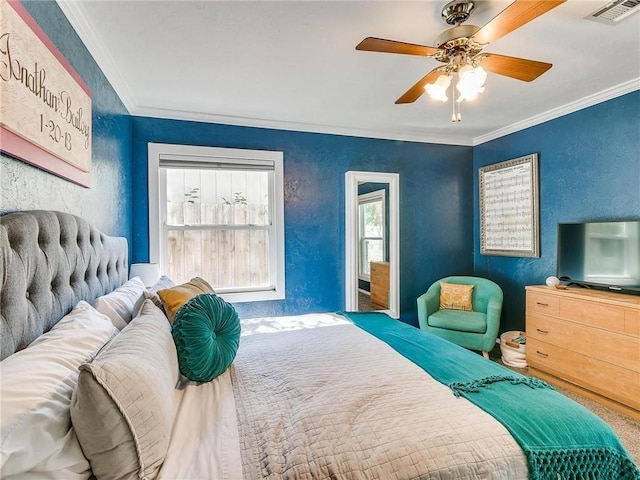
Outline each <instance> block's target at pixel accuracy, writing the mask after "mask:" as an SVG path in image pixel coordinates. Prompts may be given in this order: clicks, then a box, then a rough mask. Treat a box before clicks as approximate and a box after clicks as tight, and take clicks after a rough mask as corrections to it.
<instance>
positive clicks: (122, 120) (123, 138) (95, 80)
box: [0, 1, 131, 240]
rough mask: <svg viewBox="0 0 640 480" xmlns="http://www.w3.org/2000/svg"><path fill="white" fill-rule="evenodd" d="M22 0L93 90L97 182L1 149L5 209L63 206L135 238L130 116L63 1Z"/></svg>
mask: <svg viewBox="0 0 640 480" xmlns="http://www.w3.org/2000/svg"><path fill="white" fill-rule="evenodd" d="M22 4H23V5H24V6H25V8H26V9H27V10H28V11H29V13H30V15H31V16H32V17H33V18H34V19H35V21H36V22H37V23H38V24H39V25H40V27H41V28H42V29H43V30H44V31H45V33H46V34H47V35H48V36H49V38H50V39H51V40H52V41H53V43H54V44H55V45H56V47H57V48H58V50H60V52H61V53H62V55H64V56H65V58H66V59H67V60H68V61H69V63H71V65H72V66H73V68H74V69H75V70H76V71H77V72H78V74H79V75H80V76H81V77H82V78H83V79H84V81H85V82H86V83H87V85H89V88H90V89H91V91H92V129H93V136H92V144H93V145H92V147H93V148H92V186H91V188H90V189H87V188H84V187H80V186H78V185H76V184H74V183H71V182H68V181H66V180H64V179H62V178H59V177H56V176H54V175H51V174H49V173H47V172H44V171H42V170H39V169H37V168H35V167H32V166H30V165H28V164H26V163H23V162H21V161H19V160H15V159H13V158H11V157H8V156H5V155H2V156H1V158H0V210H1V211H2V212H8V211H14V210H28V209H49V210H61V211H64V212H68V213H73V214H75V215H79V216H81V217H83V218H85V219H87V220H89V221H90V222H91V223H92V224H94V225H96V226H97V227H98V228H99V229H100V230H102V231H104V232H105V233H107V234H110V235H118V236H124V237H127V238H128V239H129V240H131V117H130V116H129V115H128V113H127V111H126V109H125V108H124V106H123V104H122V102H121V101H120V98H119V97H118V96H117V95H116V93H115V91H114V90H113V88H112V87H111V85H110V84H109V82H108V81H107V79H106V78H105V76H104V75H103V73H102V71H101V70H100V68H98V66H97V64H96V62H95V61H94V59H93V57H92V56H91V55H90V54H89V52H88V50H87V49H86V48H85V46H84V44H83V43H82V41H81V40H80V38H79V37H78V36H77V35H76V33H75V30H73V28H72V27H71V25H70V24H69V22H68V21H67V18H66V17H65V16H64V14H63V13H62V11H61V10H60V8H59V7H58V4H57V3H56V2H53V1H47V2H42V1H28V2H22Z"/></svg>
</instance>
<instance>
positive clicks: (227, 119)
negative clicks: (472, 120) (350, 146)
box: [131, 107, 472, 146]
mask: <svg viewBox="0 0 640 480" xmlns="http://www.w3.org/2000/svg"><path fill="white" fill-rule="evenodd" d="M131 114H132V115H135V116H140V117H154V118H165V119H171V120H185V121H194V122H205V123H218V124H223V125H234V126H240V127H255V128H270V129H274V130H287V131H296V132H307V133H324V134H329V135H344V136H349V137H363V138H377V139H381V140H399V141H405V142H418V143H438V144H443V145H462V146H471V145H472V144H471V139H470V138H469V137H461V136H440V135H438V136H433V135H427V134H424V135H423V134H415V135H414V134H408V133H406V132H399V131H389V130H370V129H360V128H353V127H342V126H336V125H322V124H315V123H303V122H286V121H280V120H270V119H264V118H250V117H237V116H233V115H216V114H210V113H203V112H191V111H182V110H171V109H162V108H154V107H136V108H135V109H133V110H132V111H131Z"/></svg>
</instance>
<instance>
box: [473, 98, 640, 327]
mask: <svg viewBox="0 0 640 480" xmlns="http://www.w3.org/2000/svg"><path fill="white" fill-rule="evenodd" d="M529 153H538V165H539V186H540V192H539V195H540V197H539V198H540V258H515V257H497V256H485V255H480V245H479V235H478V232H479V219H478V215H477V214H476V216H475V227H474V228H475V230H474V238H475V248H474V252H475V260H474V270H475V274H476V275H479V276H486V277H488V278H491V279H493V280H494V281H496V282H497V283H498V284H499V285H500V286H501V287H502V288H503V290H504V294H505V303H504V309H503V314H502V325H501V328H500V330H501V331H507V330H519V329H523V328H524V327H525V323H524V287H525V285H533V284H544V281H545V279H546V278H547V277H548V276H550V275H555V273H556V228H557V224H558V223H559V222H572V221H588V220H616V219H628V218H640V92H638V91H636V92H633V93H629V94H627V95H624V96H621V97H618V98H615V99H613V100H609V101H607V102H604V103H601V104H598V105H595V106H593V107H589V108H586V109H584V110H580V111H578V112H575V113H572V114H570V115H566V116H564V117H560V118H557V119H555V120H551V121H549V122H546V123H544V124H541V125H538V126H535V127H532V128H528V129H526V130H523V131H521V132H517V133H513V134H511V135H508V136H505V137H502V138H499V139H496V140H493V141H491V142H487V143H484V144H482V145H479V146H476V147H474V149H473V167H474V188H475V195H474V199H475V200H474V201H475V210H474V211H475V212H478V168H480V167H483V166H485V165H489V164H493V163H497V162H501V161H503V160H509V159H512V158H517V157H520V156H523V155H527V154H529Z"/></svg>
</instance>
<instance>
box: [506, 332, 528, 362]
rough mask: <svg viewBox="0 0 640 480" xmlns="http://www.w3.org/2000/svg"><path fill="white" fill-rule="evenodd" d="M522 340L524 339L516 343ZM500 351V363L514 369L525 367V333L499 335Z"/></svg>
mask: <svg viewBox="0 0 640 480" xmlns="http://www.w3.org/2000/svg"><path fill="white" fill-rule="evenodd" d="M522 338H524V341H522V342H520V341H518V340H519V339H522ZM514 340H515V341H514ZM500 351H501V352H502V362H503V363H504V364H505V365H508V366H510V367H515V368H525V367H526V366H527V360H526V353H527V345H526V334H525V332H520V331H511V332H504V333H503V334H502V335H500Z"/></svg>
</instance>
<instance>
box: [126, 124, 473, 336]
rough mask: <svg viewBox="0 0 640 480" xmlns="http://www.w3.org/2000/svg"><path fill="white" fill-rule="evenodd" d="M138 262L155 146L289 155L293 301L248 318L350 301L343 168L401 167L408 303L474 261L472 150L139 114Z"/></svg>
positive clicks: (409, 307) (143, 254)
mask: <svg viewBox="0 0 640 480" xmlns="http://www.w3.org/2000/svg"><path fill="white" fill-rule="evenodd" d="M133 139H134V142H133V167H134V168H133V220H134V222H133V224H134V228H133V247H134V250H133V260H134V261H137V262H144V261H147V260H148V255H149V238H148V228H147V225H148V199H147V190H148V188H147V143H148V142H157V143H183V144H188V145H204V146H218V147H229V148H248V149H257V150H279V151H282V152H284V184H285V238H286V260H285V261H286V264H285V269H286V300H284V301H272V302H262V303H245V304H239V305H236V307H237V309H238V312H239V313H240V315H241V316H245V317H248V316H256V315H292V314H297V313H308V312H313V311H316V312H317V311H335V310H341V309H343V308H344V289H345V287H344V251H345V248H344V234H345V232H344V181H345V180H344V173H345V172H346V171H348V170H362V171H379V172H394V173H399V174H400V264H401V268H400V290H401V292H400V306H401V313H402V319H403V320H405V321H407V322H409V323H413V324H417V320H416V312H415V310H416V307H415V302H416V298H417V297H418V296H419V295H420V294H422V293H424V291H426V289H427V287H428V286H429V285H430V284H431V282H433V281H434V280H436V279H437V278H440V277H443V276H445V275H449V274H453V273H461V274H463V273H467V274H468V273H471V272H472V268H473V253H472V252H473V211H472V205H473V186H472V168H471V167H472V155H471V147H459V146H446V145H431V144H420V143H411V142H398V141H390V140H375V139H366V138H355V137H345V136H337V135H324V134H311V133H302V132H290V131H281V130H269V129H258V128H248V127H235V126H225V125H215V124H207V123H199V122H184V121H177V120H162V119H153V118H145V117H134V118H133Z"/></svg>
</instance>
